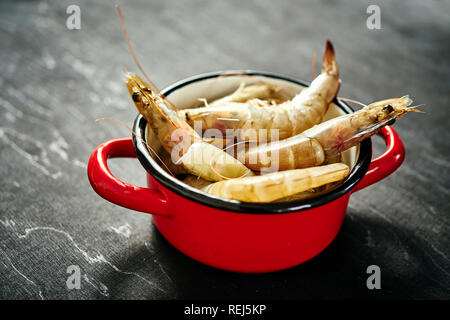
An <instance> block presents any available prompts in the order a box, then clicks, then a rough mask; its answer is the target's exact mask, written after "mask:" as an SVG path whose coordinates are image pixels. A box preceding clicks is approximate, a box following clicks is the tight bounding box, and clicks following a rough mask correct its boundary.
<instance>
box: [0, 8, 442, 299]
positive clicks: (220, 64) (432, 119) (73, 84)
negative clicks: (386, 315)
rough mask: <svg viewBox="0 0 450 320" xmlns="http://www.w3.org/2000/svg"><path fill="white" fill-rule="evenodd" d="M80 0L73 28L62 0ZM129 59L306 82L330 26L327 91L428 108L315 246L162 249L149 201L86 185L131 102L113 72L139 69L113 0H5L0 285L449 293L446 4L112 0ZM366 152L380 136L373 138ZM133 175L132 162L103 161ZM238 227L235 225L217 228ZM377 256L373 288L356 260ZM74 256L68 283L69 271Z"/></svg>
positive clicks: (131, 294)
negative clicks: (279, 251) (133, 205)
mask: <svg viewBox="0 0 450 320" xmlns="http://www.w3.org/2000/svg"><path fill="white" fill-rule="evenodd" d="M69 4H78V5H79V6H80V8H81V29H80V30H68V29H67V28H66V19H67V17H68V15H67V14H66V8H67V6H68V5H69ZM119 4H121V8H122V10H123V12H124V15H125V19H126V24H127V28H128V32H129V34H130V38H131V39H132V42H133V44H134V47H135V50H136V52H137V55H138V58H139V59H140V61H141V64H142V65H143V67H144V69H145V70H146V71H147V73H148V74H149V75H150V76H151V78H152V79H153V80H154V82H155V83H156V84H157V85H158V86H159V87H160V88H163V87H165V86H167V85H170V84H171V83H173V82H175V81H177V80H180V79H183V78H186V77H188V76H192V75H195V74H200V73H203V72H209V71H216V70H227V69H256V70H264V71H272V72H278V73H282V74H286V75H289V76H292V77H295V78H299V79H305V80H308V81H310V80H311V78H312V75H311V73H312V72H311V58H312V55H313V52H317V53H319V55H320V54H321V52H322V47H323V44H324V41H325V39H331V40H332V41H333V43H334V45H335V48H336V52H337V57H338V61H339V64H340V66H341V78H342V81H343V83H342V87H341V91H340V95H341V96H344V97H349V98H354V99H358V100H360V101H364V102H370V101H373V100H377V99H381V98H386V97H393V96H400V95H404V94H410V95H411V97H412V98H413V99H414V101H415V103H417V104H425V106H424V107H422V109H423V110H425V111H426V114H424V115H420V114H409V115H407V116H406V117H405V118H403V119H401V120H400V121H398V122H397V123H396V124H395V128H396V130H397V131H398V133H399V134H400V136H401V137H402V139H403V141H404V144H405V147H406V151H407V156H406V160H405V162H404V164H403V165H402V166H401V168H400V169H399V170H398V171H396V172H395V173H394V174H393V175H391V176H390V177H388V178H386V179H385V180H383V181H381V182H379V183H377V184H376V185H374V186H371V187H369V188H367V189H365V190H362V191H360V192H358V193H357V194H354V195H353V196H352V198H351V201H350V204H349V208H348V211H347V215H346V218H345V221H344V224H343V227H342V229H341V231H340V233H339V234H338V236H337V238H336V239H335V241H334V242H333V243H332V244H331V245H330V246H329V247H328V248H327V249H326V250H325V251H323V252H322V253H321V254H320V255H319V256H317V257H316V258H314V259H312V260H310V261H308V262H306V263H304V264H302V265H300V266H298V267H295V268H292V269H289V270H286V271H282V272H276V273H271V274H262V275H245V274H236V273H229V272H224V271H220V270H216V269H213V268H210V267H207V266H204V265H201V264H199V263H197V262H195V261H193V260H191V259H190V258H188V257H186V256H184V255H183V254H182V253H180V252H179V251H177V250H176V249H174V248H173V247H172V246H171V245H170V244H168V242H167V241H166V240H165V239H164V238H163V237H162V236H161V234H160V233H159V232H158V231H157V230H156V229H155V227H154V226H153V225H152V223H151V219H150V216H149V215H147V214H144V213H138V212H134V211H130V210H127V209H125V208H121V207H118V206H115V205H113V204H111V203H108V202H106V201H105V200H103V199H102V198H100V197H99V196H98V195H97V194H96V193H95V192H94V191H93V190H92V189H91V187H90V185H89V182H88V179H87V176H86V164H87V160H88V158H89V155H90V153H91V152H92V151H93V150H94V149H95V147H96V146H97V145H99V144H100V143H102V142H104V141H107V140H109V139H113V138H119V137H127V136H130V133H129V132H128V131H127V129H126V128H124V127H123V126H121V125H120V124H118V123H117V122H112V121H103V122H96V121H95V119H97V118H101V117H115V118H117V119H121V120H123V121H125V122H126V123H128V124H129V125H131V123H132V121H133V119H134V117H135V115H136V113H135V109H134V107H133V106H132V105H131V100H130V98H129V96H128V93H127V91H126V88H125V86H124V85H123V82H122V79H123V76H122V74H123V71H124V70H132V71H135V70H136V67H135V65H134V63H133V61H132V59H131V56H130V54H129V52H128V49H127V46H126V43H125V41H124V36H123V34H122V31H121V27H120V21H119V18H118V15H117V13H116V12H115V10H114V8H113V5H112V1H107V0H104V1H77V0H64V1H56V0H55V1H1V2H0V43H1V49H0V61H1V63H0V87H1V90H0V161H1V162H0V163H1V165H0V176H1V191H0V298H2V299H182V298H185V299H189V298H194V299H195V298H207V299H209V298H212V299H214V298H276V299H311V298H317V299H330V298H331V299H333V298H338V299H340V298H354V299H361V298H362V299H372V298H373V299H398V298H400V299H449V298H450V274H449V273H450V249H449V247H450V246H449V244H450V241H449V240H450V237H449V235H450V217H449V214H450V207H449V204H448V199H449V193H450V192H449V190H450V161H449V147H450V134H449V130H448V127H449V124H450V123H449V116H450V112H449V108H450V101H449V97H450V95H449V85H450V77H449V74H450V68H449V63H448V58H449V54H450V46H449V45H448V41H449V38H450V20H449V19H448V14H449V12H450V2H449V1H419V0H416V1H395V2H394V1H371V4H378V5H379V6H380V8H381V27H382V29H381V30H368V29H367V28H366V19H367V17H368V15H367V14H366V8H367V6H368V4H369V3H366V2H364V1H344V0H342V1H338V0H335V1H311V2H308V3H307V2H305V3H303V2H301V1H245V2H244V1H237V0H236V1H206V0H205V1H186V2H184V1H183V2H182V1H144V0H140V1H122V2H119ZM374 144H375V146H374V149H375V153H378V154H379V153H380V152H382V151H383V148H384V146H383V143H382V142H380V141H379V140H378V139H374ZM110 163H111V166H112V170H113V171H114V173H115V174H116V175H117V176H118V177H120V178H121V179H123V180H125V181H127V182H130V183H134V184H137V185H144V184H145V178H144V169H143V168H142V167H141V166H140V165H139V163H138V161H137V160H135V159H126V160H113V161H111V162H110ZM230 232H233V230H230ZM372 264H375V265H378V266H379V267H380V268H381V286H382V288H381V290H368V289H367V287H366V278H367V276H368V275H367V274H366V268H367V267H368V266H369V265H372ZM70 265H78V266H79V267H80V270H81V276H82V277H81V288H80V289H79V290H76V289H75V290H69V289H68V288H67V286H66V280H67V277H68V274H67V272H66V271H67V267H68V266H70Z"/></svg>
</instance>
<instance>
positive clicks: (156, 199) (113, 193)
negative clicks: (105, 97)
mask: <svg viewBox="0 0 450 320" xmlns="http://www.w3.org/2000/svg"><path fill="white" fill-rule="evenodd" d="M135 157H136V153H135V151H134V146H133V142H132V140H131V138H123V139H115V140H110V141H107V142H105V143H103V144H101V145H99V146H98V147H97V149H95V151H94V152H92V154H91V157H90V158H89V163H88V167H87V174H88V177H89V182H90V183H91V186H92V188H93V189H94V190H95V192H97V193H98V194H99V195H100V196H101V197H102V198H104V199H106V200H108V201H110V202H112V203H115V204H118V205H119V206H122V207H125V208H128V209H132V210H136V211H142V212H147V213H151V214H155V215H163V216H169V213H168V210H167V208H168V203H167V200H166V199H165V197H164V195H163V194H162V193H161V192H160V191H157V190H153V189H149V188H142V187H137V186H133V185H131V184H128V183H125V182H123V181H120V180H119V179H117V178H116V177H115V176H114V175H113V174H112V173H111V171H110V170H109V168H108V163H107V160H108V159H110V158H135Z"/></svg>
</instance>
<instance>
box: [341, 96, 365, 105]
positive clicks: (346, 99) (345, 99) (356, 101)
mask: <svg viewBox="0 0 450 320" xmlns="http://www.w3.org/2000/svg"><path fill="white" fill-rule="evenodd" d="M338 99H339V100H342V101H345V102H352V103H356V104H358V105H360V106H363V107H367V105H366V104H364V103H362V102H359V101H358V100H353V99H348V98H343V97H338Z"/></svg>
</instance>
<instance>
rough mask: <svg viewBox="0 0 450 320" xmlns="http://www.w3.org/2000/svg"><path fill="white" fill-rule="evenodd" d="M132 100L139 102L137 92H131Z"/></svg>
mask: <svg viewBox="0 0 450 320" xmlns="http://www.w3.org/2000/svg"><path fill="white" fill-rule="evenodd" d="M132 99H133V101H134V102H140V101H141V94H140V93H139V92H133V96H132Z"/></svg>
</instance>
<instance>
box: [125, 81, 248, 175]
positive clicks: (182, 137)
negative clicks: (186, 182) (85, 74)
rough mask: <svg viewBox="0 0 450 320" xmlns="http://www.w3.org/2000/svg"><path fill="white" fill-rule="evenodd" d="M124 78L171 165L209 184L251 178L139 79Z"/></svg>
mask: <svg viewBox="0 0 450 320" xmlns="http://www.w3.org/2000/svg"><path fill="white" fill-rule="evenodd" d="M126 77H127V80H126V85H127V88H128V91H129V93H130V95H131V98H132V99H133V102H134V104H135V106H136V108H137V110H138V111H139V113H141V114H142V115H143V116H144V118H145V119H146V120H147V122H148V123H150V125H151V127H152V129H153V131H154V133H155V135H156V137H157V138H158V140H159V142H160V143H161V146H162V147H163V148H164V149H165V150H166V151H167V152H168V153H169V154H170V155H171V159H172V161H173V163H175V164H181V165H182V166H183V167H184V169H186V171H187V172H189V173H191V174H193V175H196V176H200V177H202V178H204V179H206V180H210V181H220V180H223V179H231V178H238V177H244V176H248V175H252V172H251V171H250V170H249V169H248V168H246V167H245V165H243V164H242V163H241V162H239V161H238V160H236V159H235V158H233V157H232V156H230V155H229V154H227V153H226V152H224V151H223V150H221V149H219V148H217V147H215V146H213V145H211V144H209V143H207V142H204V141H203V140H202V139H201V137H200V136H199V135H198V134H197V133H196V132H195V131H194V129H193V128H192V127H190V126H189V125H188V124H187V123H186V122H185V121H184V120H183V119H181V118H180V117H179V116H178V115H177V113H176V111H175V110H174V109H173V108H172V106H171V105H170V104H169V103H167V102H166V100H165V99H164V98H163V97H162V96H161V95H160V94H157V93H156V91H155V90H153V89H152V88H151V87H150V86H149V85H148V84H147V83H146V82H145V81H144V80H142V79H141V78H140V77H139V76H137V75H135V74H131V73H127V74H126Z"/></svg>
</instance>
